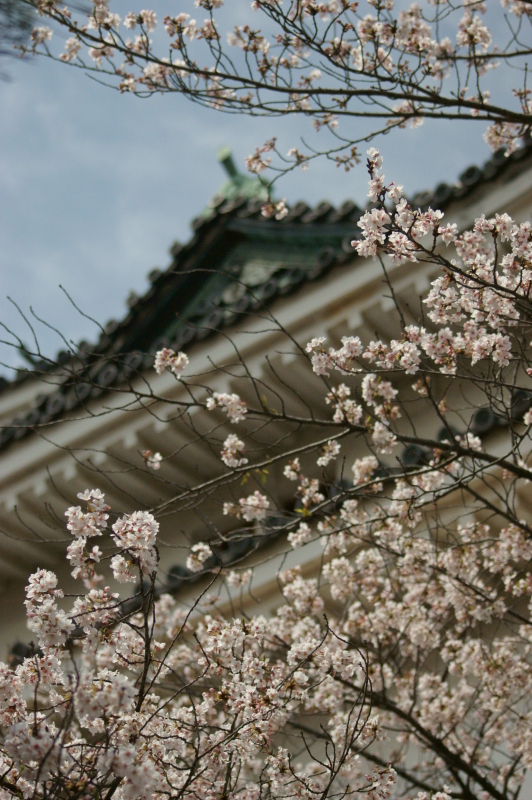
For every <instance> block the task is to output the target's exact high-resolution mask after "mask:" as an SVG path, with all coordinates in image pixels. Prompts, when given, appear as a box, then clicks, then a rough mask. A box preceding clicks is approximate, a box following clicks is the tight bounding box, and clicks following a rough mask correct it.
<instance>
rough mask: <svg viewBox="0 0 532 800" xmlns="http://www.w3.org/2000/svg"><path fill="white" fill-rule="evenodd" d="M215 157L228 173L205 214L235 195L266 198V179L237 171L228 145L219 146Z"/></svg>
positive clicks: (259, 198)
mask: <svg viewBox="0 0 532 800" xmlns="http://www.w3.org/2000/svg"><path fill="white" fill-rule="evenodd" d="M217 157H218V161H219V162H220V164H221V165H222V167H223V168H224V170H225V171H226V173H227V175H228V180H227V181H226V182H225V183H224V184H223V186H222V187H221V188H220V190H219V191H218V192H217V194H216V195H215V196H214V197H213V198H212V200H211V202H210V203H209V205H208V207H207V209H206V210H205V212H204V213H205V214H209V213H211V212H212V209H213V208H217V207H218V206H220V205H221V204H222V203H223V202H226V201H227V200H234V199H235V198H236V197H247V198H248V199H250V200H251V199H257V200H267V199H268V185H267V183H266V181H264V180H261V179H260V178H258V177H257V178H252V177H251V176H250V175H244V174H242V173H241V172H239V171H238V169H237V167H236V165H235V162H234V161H233V156H232V154H231V149H230V148H229V147H227V146H224V147H220V149H219V150H218V154H217Z"/></svg>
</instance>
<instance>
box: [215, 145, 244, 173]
mask: <svg viewBox="0 0 532 800" xmlns="http://www.w3.org/2000/svg"><path fill="white" fill-rule="evenodd" d="M218 161H219V162H220V164H221V165H222V167H223V168H224V169H225V171H226V172H227V174H228V176H229V177H230V178H232V179H233V180H235V178H238V177H242V176H241V174H240V172H239V171H238V170H237V168H236V166H235V162H234V161H233V155H232V153H231V149H230V148H229V147H227V145H224V146H223V147H220V149H219V150H218Z"/></svg>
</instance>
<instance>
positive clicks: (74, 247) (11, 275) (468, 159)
mask: <svg viewBox="0 0 532 800" xmlns="http://www.w3.org/2000/svg"><path fill="white" fill-rule="evenodd" d="M6 67H7V69H8V71H9V73H10V76H11V80H10V82H2V83H0V103H1V108H2V112H1V114H0V181H1V201H0V202H1V215H0V258H1V262H0V320H1V321H2V322H3V323H4V324H6V325H7V326H8V327H10V328H12V329H14V330H15V331H16V332H17V333H18V334H19V335H20V336H21V338H22V339H24V340H25V341H28V342H29V340H30V334H29V331H28V329H27V328H26V327H25V324H24V323H23V321H22V319H21V318H20V316H19V315H18V312H16V311H15V309H14V307H13V306H12V304H11V303H10V302H9V300H8V299H7V298H8V296H9V297H11V298H12V299H13V300H14V301H16V302H17V303H18V304H19V305H20V307H21V308H22V309H23V310H24V312H28V313H29V308H30V306H31V307H32V308H33V309H34V311H35V313H36V314H38V315H39V316H41V317H42V318H44V319H46V320H47V321H48V322H49V323H50V324H52V325H54V326H56V327H57V328H59V329H60V330H61V332H62V333H63V334H64V335H65V336H66V338H67V339H73V340H74V341H79V340H80V339H81V338H89V339H94V338H95V337H96V336H97V333H98V331H97V329H96V327H95V326H94V325H93V324H92V323H90V322H89V321H88V320H86V319H84V318H83V317H81V316H80V315H79V314H78V313H77V312H76V311H75V310H74V309H73V308H72V307H71V306H70V304H69V303H68V301H67V300H66V298H65V297H64V295H63V294H62V292H61V290H60V289H59V285H60V284H61V285H63V286H64V287H65V289H67V291H68V292H69V293H70V294H71V295H72V297H73V298H74V299H75V301H76V303H77V304H78V305H79V306H80V307H81V308H82V309H83V310H84V311H85V312H86V313H87V314H89V315H92V316H94V317H95V318H96V319H98V321H99V322H100V323H102V324H103V323H105V322H106V321H107V320H108V319H110V318H120V317H121V316H122V315H123V314H124V313H125V299H126V297H127V295H128V294H129V292H130V291H131V290H135V291H136V292H138V293H141V292H143V291H144V289H145V288H146V286H147V282H146V275H147V273H148V272H149V270H150V269H152V268H153V267H154V266H159V267H165V266H166V265H167V264H168V262H169V258H168V248H169V247H170V245H171V244H172V242H173V241H174V240H176V239H178V240H180V241H186V240H187V239H188V238H189V236H190V235H191V234H190V229H189V223H190V220H191V219H192V218H193V217H194V216H196V215H197V214H198V213H199V212H200V211H201V210H202V208H203V207H204V206H205V205H206V203H207V202H208V200H209V198H210V197H212V196H213V195H214V194H215V193H216V191H217V189H218V188H219V186H220V185H221V184H222V182H223V181H224V174H223V171H222V169H221V167H220V166H219V164H218V163H217V161H216V152H217V150H218V148H219V147H220V146H221V145H223V144H228V145H229V146H230V147H231V148H232V149H233V152H234V156H235V160H236V161H237V163H238V165H239V166H240V168H241V169H244V166H243V160H244V158H245V157H246V155H248V154H249V153H250V152H252V150H253V149H254V146H255V145H257V144H260V143H262V142H263V141H264V140H265V139H266V138H268V137H269V136H272V135H275V134H277V135H278V136H279V140H280V143H281V146H282V147H283V148H284V147H285V148H286V150H288V149H289V148H290V147H291V146H294V145H297V144H298V140H299V136H301V135H305V136H306V137H307V138H312V137H313V136H317V134H314V132H313V131H312V128H311V126H310V122H309V121H308V120H305V119H300V120H296V119H291V120H284V121H283V120H281V121H280V120H278V119H277V120H276V119H272V120H261V119H250V118H246V117H243V116H226V115H223V114H220V113H217V112H215V111H209V110H206V109H202V108H200V107H198V106H195V105H193V104H192V103H190V102H189V101H187V100H185V99H184V98H182V97H178V96H177V95H169V96H168V95H167V96H164V97H160V96H157V97H152V98H150V99H147V100H140V99H138V98H136V97H133V96H129V95H127V96H126V95H119V94H118V93H116V92H114V91H113V90H111V89H106V88H104V87H102V86H100V85H98V84H97V83H95V82H94V81H93V80H91V79H90V78H88V77H87V76H86V75H85V74H84V73H83V72H81V71H79V70H76V69H71V68H68V67H67V66H65V65H63V64H57V63H54V62H52V61H49V60H45V59H38V58H31V59H30V60H28V61H27V62H24V61H18V60H13V61H11V62H10V63H8V64H6ZM351 124H352V125H353V126H356V124H357V122H356V120H354V121H353V122H352V123H351ZM481 133H482V125H481V124H460V125H457V124H450V125H449V124H445V125H443V124H442V125H437V126H436V125H430V124H425V125H424V126H422V127H421V128H419V129H416V130H414V131H412V130H408V131H404V132H399V133H398V134H397V135H395V134H394V135H393V136H388V137H385V138H383V139H381V142H380V147H381V151H382V153H383V155H384V157H385V173H386V177H387V179H389V180H391V179H393V180H395V181H396V183H403V184H404V185H405V189H406V190H407V192H408V194H410V195H411V194H413V193H414V192H415V191H417V190H418V189H423V188H428V187H430V186H433V185H435V184H436V183H438V182H439V181H441V180H446V181H448V182H452V181H454V180H455V179H456V177H457V176H458V175H459V173H460V172H461V171H462V170H463V169H464V168H465V167H467V166H468V165H469V164H471V163H479V162H482V161H484V160H485V159H486V158H489V155H490V153H489V151H488V148H487V147H486V146H485V145H484V143H483V141H482V137H481ZM365 187H366V175H365V172H364V168H363V166H360V167H358V168H357V169H356V170H355V171H353V172H350V173H349V174H345V173H344V172H342V171H340V170H338V169H336V168H334V167H333V166H331V165H330V164H327V163H326V162H323V163H320V164H316V163H315V164H313V165H312V166H311V168H310V169H309V170H308V171H307V172H305V173H302V172H299V173H298V174H297V175H295V174H293V175H291V176H288V177H287V178H286V179H285V180H284V183H283V184H282V185H281V186H280V187H279V189H278V195H279V196H285V197H286V198H287V199H288V201H289V202H294V201H297V200H299V199H304V200H305V201H306V202H307V203H309V204H314V203H317V202H319V201H320V200H322V199H327V200H329V201H330V202H332V203H333V204H335V205H337V204H339V203H341V202H342V201H343V200H345V199H347V198H351V199H354V200H355V201H357V202H358V203H359V204H363V203H364V202H365V194H366V188H365ZM37 329H38V335H39V340H40V342H41V344H42V347H43V349H44V350H45V352H47V353H48V354H53V353H54V352H56V351H57V350H58V349H60V348H61V346H62V343H61V341H60V338H59V336H58V335H57V334H55V333H53V332H52V331H50V330H49V329H47V328H46V327H45V326H43V325H37ZM0 358H1V360H2V361H4V362H8V363H10V364H13V363H16V361H17V358H16V354H14V353H12V352H11V351H10V350H9V349H8V348H6V347H5V346H4V347H2V349H1V350H0ZM4 373H5V369H4Z"/></svg>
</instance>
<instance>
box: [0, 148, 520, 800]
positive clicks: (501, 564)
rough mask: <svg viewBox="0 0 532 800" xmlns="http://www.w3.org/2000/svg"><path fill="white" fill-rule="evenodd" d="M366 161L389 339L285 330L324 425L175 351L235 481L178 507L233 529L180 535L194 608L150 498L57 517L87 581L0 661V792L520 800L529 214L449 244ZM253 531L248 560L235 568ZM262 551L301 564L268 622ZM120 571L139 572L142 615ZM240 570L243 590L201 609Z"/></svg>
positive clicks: (218, 799) (165, 354)
mask: <svg viewBox="0 0 532 800" xmlns="http://www.w3.org/2000/svg"><path fill="white" fill-rule="evenodd" d="M368 168H369V172H370V183H369V196H370V199H371V201H372V206H371V207H370V209H369V210H368V211H367V212H366V213H365V214H364V216H363V217H362V218H361V220H360V222H359V225H360V228H361V232H362V235H361V239H360V240H357V241H355V242H354V243H353V246H354V248H355V249H356V250H357V251H358V253H359V254H360V255H361V256H365V257H373V258H376V259H379V260H380V261H381V263H382V266H383V270H384V272H383V274H384V276H385V278H386V279H387V280H389V291H390V296H391V297H392V298H394V300H395V308H396V322H397V336H396V337H395V338H391V339H388V340H372V341H367V342H363V341H362V340H361V339H360V338H358V337H356V336H345V337H343V339H342V341H341V343H339V346H338V345H337V346H330V347H328V346H327V343H326V341H325V339H324V337H322V336H318V337H317V338H314V339H312V340H311V341H309V342H308V343H306V345H305V343H303V344H302V346H301V347H299V346H298V344H297V342H295V341H293V340H292V345H293V346H294V347H295V348H296V350H297V351H298V352H299V353H300V355H301V358H305V359H306V362H307V364H308V369H309V371H313V373H314V376H315V379H316V380H319V381H320V383H321V385H322V387H323V391H322V400H323V402H321V404H320V403H319V402H318V401H316V408H315V409H310V410H307V412H306V413H305V412H304V410H302V407H301V404H299V405H298V403H297V401H294V400H290V399H289V390H288V389H289V387H285V395H284V396H282V395H281V394H279V393H278V394H277V396H276V399H275V397H273V394H272V391H271V390H270V391H269V394H267V395H266V396H265V395H263V394H261V390H262V389H263V387H261V386H260V382H259V381H258V380H257V379H256V378H254V376H253V374H252V373H251V372H250V371H249V370H248V371H247V372H246V371H243V373H242V375H243V377H242V380H243V381H244V382H246V381H247V382H248V383H249V384H250V388H251V390H252V391H251V392H248V395H247V397H255V398H257V400H256V401H251V400H249V399H244V395H245V392H244V391H242V392H240V394H238V393H236V392H232V393H229V392H219V391H213V390H212V389H211V388H210V386H209V382H208V381H207V382H206V379H205V376H201V375H200V376H199V377H195V375H194V360H193V357H189V356H187V355H186V354H185V353H182V352H177V353H176V352H174V351H173V350H171V349H169V348H166V349H164V350H161V351H160V352H159V353H157V356H156V358H155V364H154V367H155V370H156V371H157V372H158V373H163V372H165V371H167V372H169V373H171V374H173V376H174V378H175V380H176V381H177V382H178V383H179V385H181V386H182V387H183V389H184V391H186V400H183V402H182V406H181V407H182V411H183V420H184V421H185V422H186V420H187V419H188V420H190V415H191V414H192V412H193V411H194V409H197V410H201V412H202V413H203V414H204V415H206V416H210V415H212V417H213V418H216V419H217V422H216V427H215V432H216V436H215V435H214V434H209V433H203V434H202V435H203V436H204V437H205V440H206V441H207V443H208V444H209V446H210V447H211V448H214V446H215V442H216V441H218V442H219V441H220V430H222V431H224V433H223V437H225V438H223V443H222V445H221V447H220V445H218V449H217V452H218V454H219V465H220V470H219V474H218V476H216V477H214V478H213V479H212V480H210V481H209V484H208V486H206V485H199V486H195V487H189V488H188V489H187V490H186V491H183V492H182V493H181V494H180V495H179V496H178V497H176V502H177V501H180V500H183V499H185V500H186V502H191V501H192V500H193V499H194V498H197V497H201V496H202V495H206V494H208V495H209V497H212V496H213V492H214V491H217V492H218V495H217V496H218V497H219V499H220V505H222V504H223V508H222V512H223V513H222V515H221V516H222V518H225V519H226V522H227V525H226V527H225V528H223V527H222V526H221V525H219V524H217V525H213V526H212V528H211V530H212V535H211V536H210V537H206V538H205V539H204V541H200V542H196V543H195V544H194V545H193V546H192V547H191V548H190V551H189V554H188V558H187V566H186V571H185V572H186V574H187V575H188V576H194V575H197V576H199V577H200V578H201V579H202V580H203V583H198V584H197V586H198V587H199V588H198V591H197V592H196V593H195V594H194V595H193V599H192V601H191V602H189V603H188V604H183V603H181V602H180V600H179V594H175V593H172V592H171V591H167V590H166V589H164V588H163V589H161V586H160V583H159V582H158V575H157V571H158V564H159V554H160V544H162V543H159V541H158V521H157V510H156V509H152V511H146V510H142V511H135V512H133V513H129V514H113V511H112V509H110V508H109V507H108V505H107V503H106V501H105V498H104V496H103V495H102V493H101V492H100V491H99V490H98V489H91V490H87V491H86V492H84V493H83V494H81V495H80V496H79V497H80V500H81V505H80V506H72V507H70V508H68V509H67V511H66V517H67V522H66V527H67V529H68V531H69V533H70V534H71V536H72V541H71V543H70V545H69V546H68V550H67V554H66V555H67V558H68V560H69V562H70V565H71V567H72V570H73V571H72V575H73V577H74V578H75V579H76V580H77V581H80V582H81V583H82V584H83V585H84V590H83V591H82V592H81V593H80V594H79V595H76V596H75V597H74V598H73V599H69V602H68V603H67V602H66V599H65V598H64V597H63V593H62V591H61V588H60V587H59V586H58V581H57V578H56V576H55V575H54V574H53V573H51V572H49V571H47V570H42V569H41V570H38V571H37V572H36V573H35V574H34V575H32V576H31V578H30V580H29V583H28V587H27V600H26V607H27V616H28V625H29V628H30V630H31V631H32V633H33V636H34V646H33V650H32V652H30V653H28V654H27V656H26V658H24V659H23V660H22V662H21V663H20V664H18V666H15V665H14V664H13V665H11V667H9V666H7V665H2V667H1V673H0V720H1V729H0V754H1V755H0V759H1V765H2V769H1V771H0V791H1V792H2V797H3V798H8V797H13V796H16V797H20V798H22V797H24V798H29V797H32V798H33V797H35V798H41V797H42V798H63V797H67V796H68V797H79V798H89V797H97V798H105V800H110V798H111V797H113V796H114V797H116V798H125V800H136V798H155V799H156V800H158V798H163V797H168V798H174V797H175V798H178V797H179V798H181V797H182V798H187V800H188V798H198V797H200V798H208V800H211V799H212V800H237V799H241V800H259V799H261V798H265V799H267V798H302V799H304V800H311V798H337V797H338V798H344V797H351V796H353V797H360V796H367V797H368V798H374V799H375V800H377V798H379V799H380V798H385V797H391V796H396V797H401V798H409V800H413V799H414V798H415V799H416V800H427V798H429V797H431V798H433V800H449V798H464V800H488V799H489V800H516V798H517V797H518V796H519V794H520V791H521V788H522V786H523V783H524V781H525V780H526V773H527V770H528V769H530V767H531V766H532V747H531V739H530V734H529V732H530V725H531V721H532V649H531V648H532V616H531V595H532V571H531V569H530V565H531V560H532V537H531V533H532V530H531V522H530V505H529V500H528V493H529V489H528V485H529V484H528V482H529V481H530V479H531V478H532V470H531V469H530V468H529V466H528V461H527V459H528V456H529V452H530V432H531V427H532V394H531V393H530V392H529V390H528V388H527V386H528V381H529V379H530V377H531V376H532V364H531V362H530V360H529V353H530V347H529V341H528V336H529V335H530V320H531V307H530V299H529V293H530V288H531V285H532V284H531V281H532V271H531V269H530V263H531V260H532V226H531V225H530V223H523V224H520V225H518V224H517V223H515V222H514V221H513V220H512V219H511V218H510V217H509V216H508V215H507V214H500V215H497V216H495V217H494V218H490V219H487V218H485V217H480V218H479V219H477V220H476V221H475V224H474V226H473V228H472V229H471V230H468V231H464V232H459V231H458V230H457V228H456V225H454V224H449V223H447V222H446V220H445V219H444V216H443V214H442V213H441V212H439V211H435V210H432V209H428V210H427V211H420V210H418V209H416V208H413V207H411V206H410V205H409V203H408V202H407V201H406V199H405V198H404V196H403V193H402V187H400V186H396V185H395V184H393V183H388V182H387V181H386V180H385V177H384V175H383V174H382V159H381V156H380V154H379V153H378V151H377V150H375V149H371V150H369V151H368ZM419 262H423V263H425V264H426V266H427V268H430V269H431V270H433V271H435V273H436V275H435V278H434V280H433V282H432V286H431V289H430V292H429V293H428V296H426V297H425V299H424V300H423V303H422V309H418V310H417V311H416V308H415V307H413V306H410V307H409V308H406V307H405V306H404V303H403V302H402V301H401V299H400V298H399V297H398V296H396V294H395V291H394V283H393V281H392V280H391V279H389V274H388V266H389V265H392V266H393V265H395V266H397V265H399V266H400V265H403V264H406V265H409V264H417V263H419ZM416 313H417V314H418V317H419V318H418V320H417V321H416V320H414V319H413V316H414V314H416ZM425 317H426V319H425ZM266 388H267V387H266ZM293 396H295V397H297V394H294V395H293ZM137 399H138V400H139V402H140V401H142V400H150V401H157V402H161V403H162V402H164V398H162V397H160V398H158V397H156V396H155V395H154V393H153V392H150V391H148V390H147V389H146V388H144V389H142V388H141V389H139V388H137ZM175 405H176V406H177V407H179V403H178V402H176V403H175ZM318 409H321V410H318ZM475 409H477V410H480V411H482V412H483V414H484V416H486V415H488V417H490V420H491V422H490V425H491V428H492V429H495V428H497V430H499V431H500V435H499V436H498V438H497V440H496V444H495V445H494V446H487V445H486V441H487V440H484V441H483V440H482V433H483V431H486V430H487V429H488V428H486V426H484V428H482V424H481V423H482V419H483V417H482V415H481V417H480V418H479V416H478V413H477V411H475ZM472 411H474V412H475V413H474V414H473V416H471V412H472ZM427 418H429V419H430V420H432V422H436V423H437V424H438V425H439V426H440V428H441V431H440V433H439V434H438V436H437V437H435V438H430V437H428V436H427V434H426V430H427V429H428V427H427V425H426V424H424V423H423V425H422V426H421V427H420V423H419V420H420V419H427ZM191 424H192V423H191ZM267 425H271V426H273V427H274V429H275V430H276V431H277V432H278V433H277V440H276V441H277V443H276V447H275V448H274V449H273V451H272V448H271V446H270V445H269V444H268V445H267V446H265V445H263V447H262V449H261V447H260V434H261V432H263V431H264V428H265V426H267ZM488 427H489V426H488ZM195 430H196V432H197V428H196V427H195ZM488 444H489V442H488ZM401 448H404V449H403V450H401ZM272 452H273V455H272ZM143 457H144V459H145V461H146V464H147V466H148V467H149V468H150V469H151V470H154V471H156V472H158V471H159V469H160V468H161V467H162V466H164V461H165V454H160V453H155V454H154V453H151V452H145V453H144V454H143ZM340 463H343V465H344V466H343V467H342V469H341V470H340V471H338V470H337V469H334V468H335V466H336V465H338V464H340ZM278 465H280V467H281V468H282V472H281V473H280V474H279V475H278V476H277V473H275V475H276V477H271V476H273V475H274V469H276V468H277V466H278ZM267 468H268V469H269V470H271V473H268V474H265V470H266V469H267ZM250 476H251V477H252V479H253V480H254V477H253V476H259V477H258V478H257V481H256V488H253V487H251V489H250V488H249V485H248V486H247V488H246V485H247V481H249V479H250ZM261 478H264V479H265V484H264V486H262V484H261V482H260V479H261ZM286 487H292V488H291V489H290V490H289V493H290V494H292V496H293V498H294V501H295V502H294V503H293V504H292V506H287V505H286V504H284V505H283V504H282V502H281V500H280V497H281V494H282V493H283V492H284V494H285V495H286ZM281 490H282V491H281ZM162 511H163V509H159V512H160V513H162ZM152 512H153V513H152ZM274 515H275V517H274V520H273V521H272V517H273V516H274ZM108 526H110V529H109V530H108ZM94 540H96V542H100V544H101V545H102V546H101V547H100V546H99V545H98V544H93V541H94ZM243 541H244V542H245V541H247V542H248V543H251V550H252V556H250V550H249V548H248V549H247V550H246V551H245V552H243V553H242V554H241V555H240V556H237V557H236V558H234V559H233V560H232V562H231V563H230V564H229V563H227V562H226V561H224V558H223V547H224V546H226V545H227V544H228V543H229V544H230V543H231V542H237V543H238V542H243ZM272 543H273V544H274V545H275V548H276V549H275V553H276V556H278V555H279V553H281V554H282V553H286V554H289V553H294V552H296V553H300V554H301V559H300V560H301V563H302V564H304V565H306V566H305V567H304V569H303V568H300V567H297V566H295V567H294V566H292V567H289V568H285V569H282V570H280V571H279V573H278V580H279V587H280V591H279V597H278V601H277V602H276V603H274V606H273V607H271V606H270V607H269V608H268V609H266V608H265V609H264V613H262V614H260V615H259V616H257V614H256V613H250V611H249V606H247V605H246V603H245V599H244V598H245V594H246V591H247V587H250V586H251V584H252V581H253V573H254V570H255V568H256V563H257V562H256V557H261V558H264V559H268V558H271V557H272V556H271V551H270V550H268V547H269V546H270V545H272ZM312 548H314V549H312ZM309 549H310V550H311V551H312V553H313V557H312V558H311V559H306V560H305V556H304V553H305V552H308V551H309ZM261 553H262V554H263V555H261ZM253 554H254V556H253ZM316 554H317V555H316ZM254 557H255V560H254ZM111 579H113V580H114V581H115V586H118V585H119V584H128V583H133V584H137V587H138V588H137V590H136V595H135V596H134V598H133V599H134V602H133V604H131V603H130V602H129V601H126V602H124V601H123V600H121V598H120V595H119V593H118V592H115V591H112V590H111V588H109V587H107V586H105V582H106V580H109V581H111ZM224 582H225V583H226V584H228V585H229V587H231V591H232V592H233V594H232V598H233V599H232V603H230V604H227V603H226V604H225V605H224V603H221V602H219V601H218V600H217V599H216V598H214V599H213V598H210V599H208V598H207V596H206V592H207V590H210V589H211V587H216V586H219V585H220V584H221V583H224ZM259 611H260V609H259Z"/></svg>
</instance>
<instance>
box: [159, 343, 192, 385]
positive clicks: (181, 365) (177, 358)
mask: <svg viewBox="0 0 532 800" xmlns="http://www.w3.org/2000/svg"><path fill="white" fill-rule="evenodd" d="M188 363H189V360H188V356H186V355H185V353H181V352H179V353H175V352H174V351H173V350H172V349H171V348H169V347H163V349H162V350H158V351H157V353H156V355H155V362H154V368H155V371H156V373H157V374H158V375H161V373H163V372H164V371H165V369H169V370H170V371H171V372H173V373H174V375H175V376H176V378H181V376H182V374H183V372H184V371H185V369H186V367H187V366H188Z"/></svg>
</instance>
